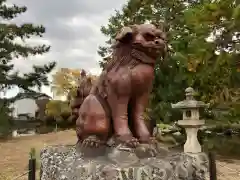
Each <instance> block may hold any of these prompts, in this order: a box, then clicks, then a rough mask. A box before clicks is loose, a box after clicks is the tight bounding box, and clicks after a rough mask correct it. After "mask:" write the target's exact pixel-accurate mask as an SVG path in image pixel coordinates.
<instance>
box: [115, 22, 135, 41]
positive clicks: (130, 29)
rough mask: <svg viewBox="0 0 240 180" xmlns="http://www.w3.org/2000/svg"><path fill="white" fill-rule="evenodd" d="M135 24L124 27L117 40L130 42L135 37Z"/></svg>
mask: <svg viewBox="0 0 240 180" xmlns="http://www.w3.org/2000/svg"><path fill="white" fill-rule="evenodd" d="M134 27H135V25H132V26H125V27H123V28H122V29H121V30H120V32H119V33H118V34H117V36H116V38H115V40H116V41H120V42H122V43H128V42H130V41H131V40H132V38H133V33H134V30H135V28H134Z"/></svg>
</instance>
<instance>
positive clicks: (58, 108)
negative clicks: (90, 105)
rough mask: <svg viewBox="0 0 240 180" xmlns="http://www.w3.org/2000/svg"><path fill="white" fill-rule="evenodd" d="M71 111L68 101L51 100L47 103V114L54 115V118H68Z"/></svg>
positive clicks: (57, 119) (61, 119)
mask: <svg viewBox="0 0 240 180" xmlns="http://www.w3.org/2000/svg"><path fill="white" fill-rule="evenodd" d="M70 112H71V110H70V107H69V105H68V102H66V101H60V100H51V101H49V102H48V103H47V105H46V115H47V116H50V117H54V119H55V120H56V121H59V122H60V121H63V120H66V117H67V116H68V115H70ZM67 118H68V117H67Z"/></svg>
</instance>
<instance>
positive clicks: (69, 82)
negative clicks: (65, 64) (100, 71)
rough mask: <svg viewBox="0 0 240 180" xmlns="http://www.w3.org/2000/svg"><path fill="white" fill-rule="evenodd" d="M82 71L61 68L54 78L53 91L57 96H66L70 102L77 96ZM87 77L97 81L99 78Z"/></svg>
mask: <svg viewBox="0 0 240 180" xmlns="http://www.w3.org/2000/svg"><path fill="white" fill-rule="evenodd" d="M81 71H83V70H79V69H68V68H61V69H60V70H59V71H57V72H56V73H55V74H54V75H53V76H52V79H53V81H52V86H51V88H52V91H53V92H54V93H55V94H56V95H57V96H65V97H67V99H68V100H70V99H71V98H72V97H73V96H75V95H76V90H77V87H78V85H79V84H80V81H81V75H80V74H81ZM87 77H89V78H91V79H92V80H93V81H96V79H97V76H94V75H91V74H87Z"/></svg>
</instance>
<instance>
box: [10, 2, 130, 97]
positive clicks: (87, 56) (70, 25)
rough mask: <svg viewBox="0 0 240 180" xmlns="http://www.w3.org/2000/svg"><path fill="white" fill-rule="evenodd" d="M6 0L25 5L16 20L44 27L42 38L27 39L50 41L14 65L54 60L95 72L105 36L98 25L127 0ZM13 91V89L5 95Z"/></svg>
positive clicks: (22, 67)
mask: <svg viewBox="0 0 240 180" xmlns="http://www.w3.org/2000/svg"><path fill="white" fill-rule="evenodd" d="M8 2H9V3H15V4H17V5H25V6H27V8H28V10H27V12H26V13H24V14H22V15H20V16H18V17H17V18H15V19H14V22H16V23H17V24H18V23H20V24H21V23H28V22H31V23H35V24H42V25H44V26H45V27H46V33H45V34H44V37H43V38H32V39H31V40H29V43H31V44H38V43H45V44H49V45H51V51H50V52H49V53H47V54H45V55H42V56H37V57H36V56H35V57H29V58H28V59H17V60H15V62H14V63H15V64H16V69H18V70H20V71H22V72H28V71H30V70H31V67H32V65H33V64H44V63H47V62H49V61H56V62H57V68H62V67H65V68H79V69H81V68H84V69H86V70H87V71H89V72H91V73H93V74H98V73H99V72H100V68H99V65H98V61H99V60H100V57H99V56H98V54H97V49H98V46H99V45H102V44H104V41H105V40H106V37H104V36H103V35H102V34H101V32H100V27H101V26H102V25H106V24H107V22H108V18H109V17H110V15H111V14H114V10H115V9H121V7H122V6H123V5H124V4H125V3H126V2H127V0H101V1H100V0H68V1H67V0H8ZM43 90H44V91H45V92H46V93H47V94H49V93H50V91H49V88H47V87H44V88H43ZM15 93H16V91H15V90H13V91H11V92H9V93H8V95H10V96H11V95H12V94H15ZM49 95H51V94H49Z"/></svg>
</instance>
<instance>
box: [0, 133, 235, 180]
mask: <svg viewBox="0 0 240 180" xmlns="http://www.w3.org/2000/svg"><path fill="white" fill-rule="evenodd" d="M76 140H77V139H76V134H75V132H74V131H73V130H67V131H61V132H57V133H49V134H44V135H35V136H28V137H19V138H15V139H13V140H9V141H5V142H0V155H1V158H0V180H13V179H14V178H15V177H17V176H19V175H22V174H24V173H25V172H26V171H27V170H28V158H29V152H30V151H31V148H35V150H36V156H37V157H36V159H37V166H38V168H39V165H40V159H39V153H40V151H41V149H42V148H43V147H44V146H47V145H57V144H63V145H64V144H68V145H69V144H75V143H76ZM213 143H214V142H213ZM221 145H223V144H221ZM223 149H224V147H223ZM217 170H218V180H238V179H240V160H237V159H233V158H231V159H229V158H226V157H220V156H218V161H217ZM38 174H39V171H38ZM17 180H27V175H24V176H23V177H21V178H18V179H17Z"/></svg>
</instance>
